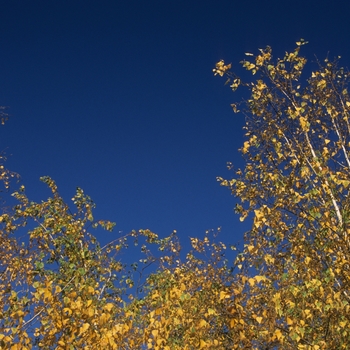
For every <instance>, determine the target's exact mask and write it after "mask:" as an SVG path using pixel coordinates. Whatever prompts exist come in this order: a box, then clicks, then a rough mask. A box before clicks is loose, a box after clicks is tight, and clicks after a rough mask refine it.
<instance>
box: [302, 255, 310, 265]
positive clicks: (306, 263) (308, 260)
mask: <svg viewBox="0 0 350 350" xmlns="http://www.w3.org/2000/svg"><path fill="white" fill-rule="evenodd" d="M310 261H311V258H310V257H309V256H307V257H306V258H305V259H304V262H305V265H309V263H310Z"/></svg>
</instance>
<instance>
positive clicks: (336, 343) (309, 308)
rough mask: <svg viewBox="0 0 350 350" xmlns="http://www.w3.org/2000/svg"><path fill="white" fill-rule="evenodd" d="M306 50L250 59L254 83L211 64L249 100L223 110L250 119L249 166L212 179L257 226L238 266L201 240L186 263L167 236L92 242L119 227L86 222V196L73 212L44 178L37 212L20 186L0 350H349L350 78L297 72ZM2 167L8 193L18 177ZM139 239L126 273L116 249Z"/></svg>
mask: <svg viewBox="0 0 350 350" xmlns="http://www.w3.org/2000/svg"><path fill="white" fill-rule="evenodd" d="M305 43H306V42H305V41H304V40H300V41H299V42H297V43H296V48H295V49H294V50H293V51H291V52H287V53H286V54H285V55H284V57H283V58H278V59H276V60H275V59H274V58H273V56H272V49H271V48H270V47H267V48H265V49H261V50H259V53H258V54H256V55H253V54H250V53H247V54H246V56H247V59H245V60H244V61H242V62H241V63H242V65H243V67H244V68H245V69H246V70H248V71H250V72H251V73H252V75H253V79H252V81H248V82H245V81H243V80H242V79H241V78H239V76H237V75H236V74H235V73H233V72H232V71H231V64H225V62H224V61H220V62H218V63H217V64H216V67H215V68H214V74H216V75H219V76H225V77H226V78H227V83H228V84H229V86H230V87H231V88H232V90H233V91H236V90H237V89H246V91H247V94H248V96H249V97H248V98H247V99H243V100H242V101H239V102H237V103H234V104H232V108H233V110H234V112H236V113H238V112H240V109H241V113H243V114H244V116H245V118H246V125H245V136H246V141H245V142H244V144H243V146H242V148H241V153H242V155H243V157H244V160H245V167H244V168H243V169H234V167H233V164H231V163H229V165H228V167H229V169H231V170H232V171H233V173H234V176H233V178H231V179H224V178H218V181H219V182H220V184H221V185H223V186H225V187H227V188H228V189H229V190H230V191H231V193H232V194H233V195H234V196H235V197H236V198H237V199H238V202H239V203H238V204H237V205H236V208H235V210H236V212H237V213H238V214H239V215H240V218H241V220H242V221H243V220H249V221H251V223H252V224H251V229H250V230H249V231H248V232H247V233H246V234H245V237H244V247H243V248H242V249H241V250H240V251H237V254H236V258H235V260H234V261H233V262H231V261H229V260H228V259H226V257H225V251H226V250H227V247H226V245H225V243H224V242H220V241H219V240H218V236H217V235H216V233H215V232H214V233H213V232H210V231H209V232H207V233H206V234H205V235H204V237H201V238H199V237H192V238H190V241H191V246H192V249H191V251H189V252H185V253H184V254H183V253H181V254H180V250H181V246H180V242H179V239H178V237H177V236H176V232H173V233H172V234H170V235H169V236H168V237H165V238H160V237H159V236H158V235H157V234H155V233H153V232H151V231H149V230H140V231H137V232H136V231H133V232H130V233H129V234H127V235H125V236H118V237H117V238H116V239H115V240H114V241H111V242H110V243H109V244H107V245H105V246H101V245H100V244H99V242H98V240H97V239H96V237H95V236H94V235H93V234H92V232H93V230H94V229H106V230H112V229H113V227H114V224H113V223H112V222H109V221H104V220H99V219H98V220H96V219H95V218H94V216H93V209H94V206H95V205H94V202H93V201H92V200H91V198H90V197H89V196H87V195H86V194H85V193H84V191H83V190H82V189H80V188H78V189H77V191H76V193H75V195H74V197H73V198H72V202H73V205H69V204H67V202H66V201H65V200H64V199H63V198H62V197H61V196H60V194H59V191H58V188H57V186H56V184H55V182H54V181H53V180H52V179H51V178H49V177H43V178H41V180H42V181H43V182H44V183H45V184H46V185H47V186H48V187H49V189H50V191H51V197H50V198H48V199H47V200H45V201H42V202H40V203H37V202H34V201H32V200H30V198H28V197H27V196H26V194H25V187H24V186H23V185H20V186H19V188H18V190H17V191H15V192H14V193H13V197H14V198H15V200H16V204H15V205H14V206H12V207H9V206H8V205H5V204H3V206H2V208H1V209H2V211H1V213H0V250H1V251H0V274H1V279H0V348H2V349H13V350H15V349H58V350H59V349H61V350H63V349H165V350H171V349H277V348H278V349H310V350H311V349H315V350H317V349H346V348H347V347H348V344H349V343H350V333H349V322H350V316H349V315H350V313H349V311H350V306H349V301H350V275H349V269H350V258H349V257H350V242H349V236H348V235H349V234H350V226H349V223H350V220H349V218H350V211H349V204H350V203H349V199H348V194H349V185H350V175H349V171H350V160H349V149H350V122H349V114H350V98H349V95H348V90H347V87H348V81H349V73H348V72H347V70H346V69H344V68H342V67H340V66H339V59H336V60H334V61H329V60H328V59H326V60H324V61H322V62H321V61H318V60H316V62H315V63H314V66H315V67H314V69H313V70H311V69H310V72H311V73H310V74H309V76H305V75H307V73H305V69H304V67H305V65H306V62H307V61H306V59H305V58H304V57H302V56H300V50H301V48H302V46H303V45H304V44H305ZM4 118H5V115H4ZM3 120H4V121H5V119H3ZM0 160H1V161H2V163H1V164H0V169H1V178H0V179H1V180H2V182H3V183H4V187H5V189H8V187H9V185H10V180H11V178H12V177H14V176H16V175H15V174H13V173H11V172H10V171H9V170H7V169H6V167H5V163H4V158H1V159H0ZM11 188H12V187H11ZM135 242H136V243H137V244H139V246H140V247H141V248H140V256H138V257H137V260H138V265H137V264H136V263H135V264H132V265H130V266H128V265H127V264H125V263H124V262H123V261H122V258H121V252H122V251H124V250H127V249H129V245H130V244H132V243H135ZM232 249H236V248H234V247H232ZM149 265H152V266H153V268H151V270H146V267H148V266H149ZM147 271H151V272H147Z"/></svg>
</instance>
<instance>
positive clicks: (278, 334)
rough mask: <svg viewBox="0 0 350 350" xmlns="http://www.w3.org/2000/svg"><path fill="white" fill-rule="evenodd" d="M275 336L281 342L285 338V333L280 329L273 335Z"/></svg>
mask: <svg viewBox="0 0 350 350" xmlns="http://www.w3.org/2000/svg"><path fill="white" fill-rule="evenodd" d="M273 336H274V338H275V339H277V340H281V339H282V338H283V333H282V331H281V330H280V329H276V330H275V331H274V333H273Z"/></svg>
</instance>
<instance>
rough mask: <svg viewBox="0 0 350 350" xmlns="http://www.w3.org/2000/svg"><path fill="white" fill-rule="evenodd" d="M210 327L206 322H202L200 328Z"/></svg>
mask: <svg viewBox="0 0 350 350" xmlns="http://www.w3.org/2000/svg"><path fill="white" fill-rule="evenodd" d="M207 325H208V323H207V321H206V320H203V319H202V320H200V321H199V328H205V327H206V326H207Z"/></svg>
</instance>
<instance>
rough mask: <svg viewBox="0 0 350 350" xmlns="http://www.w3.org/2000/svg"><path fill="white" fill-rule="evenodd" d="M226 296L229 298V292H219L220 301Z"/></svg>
mask: <svg viewBox="0 0 350 350" xmlns="http://www.w3.org/2000/svg"><path fill="white" fill-rule="evenodd" d="M227 298H230V294H229V293H228V292H225V291H221V292H220V297H219V299H220V301H221V300H224V299H227Z"/></svg>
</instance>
